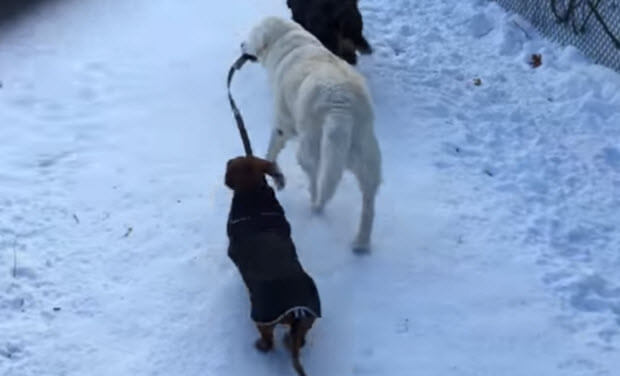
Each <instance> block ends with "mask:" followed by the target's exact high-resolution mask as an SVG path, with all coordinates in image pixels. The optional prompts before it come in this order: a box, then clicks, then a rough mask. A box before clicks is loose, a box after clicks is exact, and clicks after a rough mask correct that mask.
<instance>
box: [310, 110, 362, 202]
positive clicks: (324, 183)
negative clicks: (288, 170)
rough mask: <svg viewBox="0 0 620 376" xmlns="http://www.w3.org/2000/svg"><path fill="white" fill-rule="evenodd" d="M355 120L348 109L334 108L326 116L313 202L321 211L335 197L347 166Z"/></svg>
mask: <svg viewBox="0 0 620 376" xmlns="http://www.w3.org/2000/svg"><path fill="white" fill-rule="evenodd" d="M353 121H354V119H353V116H352V114H351V113H350V111H346V110H332V111H331V112H329V113H328V114H327V115H326V117H325V124H323V134H322V136H321V154H320V158H319V169H318V174H317V196H316V201H315V202H314V203H313V205H314V209H315V210H317V211H321V210H322V209H323V207H324V205H325V204H326V203H327V202H328V201H329V200H330V199H331V198H332V197H333V195H334V193H335V192H336V187H337V186H338V183H339V182H340V179H341V178H342V173H343V172H344V169H345V167H346V166H347V159H348V157H349V149H350V148H351V137H352V133H353Z"/></svg>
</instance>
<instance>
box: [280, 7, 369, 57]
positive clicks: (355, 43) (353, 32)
mask: <svg viewBox="0 0 620 376" xmlns="http://www.w3.org/2000/svg"><path fill="white" fill-rule="evenodd" d="M357 3H358V0H286V5H288V7H289V8H290V9H291V12H292V14H293V20H294V21H295V22H297V23H298V24H300V25H301V26H303V27H304V28H305V29H306V30H308V31H309V32H310V33H312V34H313V35H314V36H315V37H317V38H318V39H319V40H320V41H321V43H323V45H324V46H325V47H326V48H327V49H328V50H330V51H331V52H332V53H334V54H336V55H338V56H340V57H341V58H342V59H344V60H346V61H347V62H348V63H349V64H352V65H355V64H356V63H357V54H356V51H359V52H360V53H362V54H371V53H372V48H371V47H370V44H369V43H368V41H367V40H366V38H364V35H363V34H362V30H363V28H364V23H363V20H362V14H361V13H360V11H359V9H358V6H357Z"/></svg>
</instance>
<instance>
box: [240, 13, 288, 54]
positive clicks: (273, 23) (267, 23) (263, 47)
mask: <svg viewBox="0 0 620 376" xmlns="http://www.w3.org/2000/svg"><path fill="white" fill-rule="evenodd" d="M299 27H300V26H298V25H297V24H296V23H294V22H292V21H289V20H285V19H283V18H279V17H267V18H265V19H263V20H262V21H261V22H260V23H259V24H258V25H256V26H254V28H252V30H251V31H250V34H249V35H248V38H247V39H246V40H245V41H244V42H243V43H241V52H242V53H244V54H248V55H252V56H256V57H257V58H258V60H259V61H263V59H264V58H265V55H266V54H267V52H268V51H269V48H270V47H271V46H272V45H273V44H274V43H275V42H276V41H277V40H278V39H279V38H281V37H282V36H284V34H286V33H287V32H289V31H291V30H294V29H296V28H299Z"/></svg>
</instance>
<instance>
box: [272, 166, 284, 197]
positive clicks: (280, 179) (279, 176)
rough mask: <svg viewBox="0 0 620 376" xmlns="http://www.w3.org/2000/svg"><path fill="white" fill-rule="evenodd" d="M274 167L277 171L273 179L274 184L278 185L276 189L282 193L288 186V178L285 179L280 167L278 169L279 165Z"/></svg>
mask: <svg viewBox="0 0 620 376" xmlns="http://www.w3.org/2000/svg"><path fill="white" fill-rule="evenodd" d="M274 165H275V170H276V171H275V172H274V173H273V175H272V178H273V182H274V183H275V185H276V188H277V189H278V191H280V190H282V189H283V188H284V187H285V186H286V178H285V177H284V174H283V173H282V171H280V167H278V165H276V164H274Z"/></svg>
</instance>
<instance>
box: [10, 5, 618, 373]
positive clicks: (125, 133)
mask: <svg viewBox="0 0 620 376" xmlns="http://www.w3.org/2000/svg"><path fill="white" fill-rule="evenodd" d="M360 7H361V9H362V13H363V15H364V20H365V29H366V35H367V36H368V38H369V39H370V41H371V43H372V44H373V47H374V49H375V53H374V54H373V55H372V56H369V57H365V56H364V57H362V58H361V59H360V60H361V61H360V64H359V66H358V68H359V69H360V71H361V72H362V73H363V74H364V75H365V76H366V77H367V78H368V81H369V85H370V88H371V91H372V94H373V97H374V101H375V106H376V113H377V122H376V130H377V134H378V137H379V140H380V144H381V147H382V151H383V158H384V183H383V185H382V187H381V191H380V194H379V196H378V202H377V221H376V226H375V231H374V240H373V242H374V243H373V253H372V254H371V255H369V256H367V257H359V256H356V255H354V254H353V253H352V252H351V251H350V247H349V242H350V241H351V240H352V236H353V235H354V231H355V227H356V221H357V216H358V210H359V193H358V190H357V187H356V185H355V182H354V180H353V179H352V178H351V177H350V176H346V177H345V179H344V181H343V182H342V183H341V185H340V187H339V190H338V193H337V195H336V197H335V198H334V200H333V201H332V202H331V203H330V204H329V206H328V207H327V209H326V213H325V214H324V215H323V216H315V215H312V214H311V213H310V208H309V199H308V194H307V190H306V181H305V177H304V175H303V173H302V172H301V169H300V168H299V167H298V166H297V165H296V162H295V159H294V151H295V145H294V144H292V145H290V146H289V147H288V148H287V149H286V150H285V152H284V154H283V155H282V157H281V161H280V162H281V165H282V169H283V171H284V173H285V174H286V175H287V180H288V186H287V188H285V190H283V191H281V192H280V193H278V197H279V199H280V201H281V203H282V204H283V206H284V208H285V210H286V212H287V217H288V219H289V221H290V222H291V224H292V227H293V237H294V240H295V243H296V244H297V248H298V251H299V255H300V258H301V260H302V263H303V264H304V267H305V268H306V269H307V270H308V271H309V272H310V274H311V275H312V276H313V277H314V279H315V281H316V283H317V285H318V288H319V292H320V294H321V298H322V303H323V309H324V312H323V313H324V317H323V318H322V319H321V320H320V321H319V322H318V323H317V324H316V325H315V327H314V328H313V330H312V331H311V332H310V334H309V338H308V345H307V347H306V348H304V350H303V351H302V362H303V363H304V365H305V367H306V370H307V371H308V374H309V375H351V374H354V375H412V374H419V375H459V376H469V375H472V376H473V375H494V374H501V375H549V376H550V375H562V376H565V375H566V376H573V375H575V376H577V375H588V376H589V375H614V374H615V372H616V371H615V370H616V369H617V368H618V367H619V366H620V351H619V350H620V274H619V273H618V268H619V267H620V253H619V250H620V231H619V229H618V225H619V224H620V195H618V190H619V189H620V129H619V128H618V124H620V76H618V74H617V73H614V72H613V71H610V70H608V69H605V68H603V67H600V66H597V65H594V64H592V63H590V62H589V61H588V60H587V59H586V58H584V57H583V56H582V55H581V54H580V53H579V52H578V51H577V50H575V49H574V48H570V47H566V48H563V47H560V46H557V45H555V44H553V43H550V42H548V41H546V40H545V39H543V38H541V37H540V36H539V35H538V34H537V33H536V31H535V30H534V29H533V28H532V27H531V26H530V25H528V24H527V22H525V21H524V20H523V19H521V18H520V17H518V16H515V15H512V14H508V13H506V12H504V11H503V10H502V9H501V8H499V7H498V6H497V5H496V4H494V3H489V2H487V1H465V2H464V1H456V0H443V1H436V0H419V1H415V2H411V1H406V0H374V1H373V0H362V1H361V4H360ZM273 14H275V15H282V16H287V15H288V11H287V9H286V6H285V2H284V1H283V0H282V1H280V0H261V1H256V0H238V1H237V2H205V1H199V0H188V1H185V2H172V1H166V0H136V1H132V2H124V1H114V2H101V1H95V0H81V1H80V0H67V1H64V2H50V3H49V5H48V7H47V8H44V9H42V10H40V11H39V12H37V13H36V14H33V15H32V16H31V17H29V18H27V19H25V20H24V21H23V22H22V23H21V24H20V25H18V26H16V27H14V28H12V29H11V30H2V34H0V81H2V84H3V85H2V88H1V89H0V137H1V138H2V140H3V142H2V143H0V179H1V181H2V185H0V333H2V334H0V375H3V376H35V375H36V376H41V375H45V376H60V375H91V376H98V375H113V374H117V375H186V376H193V375H242V374H250V373H251V374H255V375H273V374H282V375H285V374H291V375H292V374H293V370H292V367H291V364H290V360H289V357H288V354H287V353H286V351H284V349H283V346H281V345H280V344H278V346H277V349H276V350H275V352H274V353H273V354H270V355H263V354H259V353H258V352H257V351H256V350H255V349H254V348H253V347H252V343H253V341H254V339H255V338H256V336H257V333H256V332H255V329H254V328H253V326H252V323H251V322H250V320H249V303H248V301H247V293H246V291H245V288H244V287H243V284H242V282H241V279H240V277H239V275H238V273H237V271H236V270H235V269H234V265H233V264H232V262H230V260H228V258H227V256H226V247H227V238H226V235H225V221H226V215H227V212H228V207H229V204H230V198H231V195H230V192H229V191H228V190H227V189H226V188H225V186H224V184H223V178H222V175H223V172H224V167H225V162H226V160H227V159H229V158H230V157H233V156H236V155H239V154H240V153H242V147H241V142H240V140H239V138H238V135H237V133H236V129H235V126H234V122H233V119H232V114H231V112H230V110H229V108H228V103H227V101H226V92H225V75H226V72H227V69H228V68H229V64H230V63H232V61H233V60H234V59H235V58H236V57H237V55H238V53H239V43H240V42H241V41H242V39H243V38H244V36H245V33H246V32H247V31H248V30H249V29H250V28H251V26H253V25H254V24H255V23H256V22H257V21H258V20H259V19H260V18H261V17H262V16H264V15H273ZM533 53H540V54H541V55H542V62H543V64H542V66H541V67H539V68H536V69H533V68H532V67H530V66H529V64H528V61H529V59H530V57H531V55H532V54H533ZM474 79H480V83H481V84H480V85H475V84H474ZM233 91H234V95H235V97H236V99H237V101H238V104H239V107H240V109H241V111H242V113H243V114H244V117H245V119H246V123H247V124H248V127H249V132H250V136H251V138H252V142H253V145H254V148H255V149H256V150H257V151H259V152H260V153H264V151H265V149H266V143H267V137H268V133H269V132H268V130H269V123H270V121H271V116H272V112H271V106H270V104H271V96H270V92H269V88H268V86H267V81H266V77H265V73H264V71H263V70H262V69H261V68H260V67H259V66H257V65H247V66H246V67H244V69H243V71H242V72H240V73H239V74H238V75H237V76H236V77H235V82H234V88H233Z"/></svg>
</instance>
